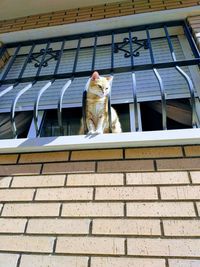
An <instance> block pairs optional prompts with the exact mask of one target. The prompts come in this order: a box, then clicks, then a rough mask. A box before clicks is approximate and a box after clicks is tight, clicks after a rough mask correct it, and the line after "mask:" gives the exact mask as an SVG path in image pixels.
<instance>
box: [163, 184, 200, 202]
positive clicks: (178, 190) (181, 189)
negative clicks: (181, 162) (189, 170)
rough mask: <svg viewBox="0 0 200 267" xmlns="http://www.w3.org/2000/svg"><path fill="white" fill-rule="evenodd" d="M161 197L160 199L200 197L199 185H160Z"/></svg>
mask: <svg viewBox="0 0 200 267" xmlns="http://www.w3.org/2000/svg"><path fill="white" fill-rule="evenodd" d="M160 192H161V198H162V199H179V200H185V199H197V200H198V199H200V186H198V185H197V186H189V185H186V186H170V187H164V186H163V187H161V188H160Z"/></svg>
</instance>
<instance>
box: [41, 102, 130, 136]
mask: <svg viewBox="0 0 200 267" xmlns="http://www.w3.org/2000/svg"><path fill="white" fill-rule="evenodd" d="M113 107H114V108H115V109H116V111H117V114H118V116H119V119H120V122H121V126H122V131H123V132H129V131H130V119H129V106H128V104H120V105H113ZM81 117H82V109H81V108H68V109H63V112H62V120H63V128H64V135H77V134H78V132H79V128H80V120H81ZM59 135H61V134H60V129H59V126H58V117H57V110H48V111H46V116H45V118H44V122H43V125H42V130H41V136H42V137H44V136H59Z"/></svg>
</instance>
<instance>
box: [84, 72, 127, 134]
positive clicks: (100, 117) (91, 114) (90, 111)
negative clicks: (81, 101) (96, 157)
mask: <svg viewBox="0 0 200 267" xmlns="http://www.w3.org/2000/svg"><path fill="white" fill-rule="evenodd" d="M111 81H112V77H110V76H109V77H102V76H100V75H99V73H98V72H97V71H95V72H94V73H93V74H92V76H91V79H90V82H89V86H88V90H87V100H86V125H87V129H88V134H103V133H109V115H108V94H109V92H110V84H111ZM111 118H112V125H111V129H112V133H121V132H122V130H121V124H120V122H119V118H118V115H117V112H116V111H115V109H114V108H113V107H111ZM79 134H84V125H83V119H82V120H81V128H80V131H79Z"/></svg>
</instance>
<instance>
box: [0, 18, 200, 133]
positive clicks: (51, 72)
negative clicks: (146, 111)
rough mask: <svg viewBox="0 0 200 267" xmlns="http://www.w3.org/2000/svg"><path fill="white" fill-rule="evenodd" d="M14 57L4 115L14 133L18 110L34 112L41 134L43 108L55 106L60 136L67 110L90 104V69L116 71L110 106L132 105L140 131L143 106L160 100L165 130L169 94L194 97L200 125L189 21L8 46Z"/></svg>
mask: <svg viewBox="0 0 200 267" xmlns="http://www.w3.org/2000/svg"><path fill="white" fill-rule="evenodd" d="M177 32H179V33H181V34H182V35H184V38H185V41H186V42H187V46H188V47H189V51H190V56H189V57H185V55H184V51H183V50H184V49H183V48H182V47H181V44H180V40H179V38H178V34H177ZM6 49H8V50H9V52H10V54H11V55H12V56H11V58H10V60H9V62H8V63H7V65H6V67H5V68H4V69H3V71H2V72H1V76H0V77H1V78H0V101H1V106H0V112H1V113H5V112H9V113H10V114H11V115H10V120H11V127H12V132H13V137H14V138H16V137H17V134H18V129H17V127H16V122H15V118H16V111H27V110H29V111H30V110H33V118H34V125H35V130H36V133H37V136H39V133H40V127H39V124H38V112H39V110H48V109H57V113H58V123H59V126H60V130H61V134H62V129H63V123H62V109H63V108H67V107H80V106H82V105H83V115H84V105H85V99H86V96H87V90H85V85H86V84H87V81H88V79H89V77H90V76H91V73H92V72H93V71H94V70H98V71H99V72H100V75H112V76H113V86H112V95H111V100H110V101H109V102H111V103H115V104H116V103H133V114H134V130H135V131H138V130H139V118H138V114H139V111H138V103H141V102H144V101H152V100H160V101H161V107H162V128H163V129H167V107H166V105H167V104H166V102H167V100H169V99H181V98H188V99H189V100H190V106H191V113H192V127H198V126H199V120H198V115H197V110H196V100H197V99H199V90H200V88H195V85H194V82H193V80H192V78H191V71H190V67H191V66H195V65H196V66H198V64H199V62H200V55H199V51H198V49H197V47H196V45H195V43H194V41H193V38H192V36H191V33H190V30H189V28H188V26H187V24H186V22H184V21H175V22H165V23H159V24H158V23H157V24H152V25H143V26H138V27H130V28H123V29H115V30H110V31H102V32H94V33H85V34H80V35H73V36H64V37H58V38H51V39H43V40H34V41H25V42H20V43H10V44H7V45H5V46H4V47H2V48H1V50H0V57H1V56H2V55H3V53H4V51H5V50H6Z"/></svg>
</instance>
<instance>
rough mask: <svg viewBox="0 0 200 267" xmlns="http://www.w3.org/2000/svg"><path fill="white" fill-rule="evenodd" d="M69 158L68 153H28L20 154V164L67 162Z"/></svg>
mask: <svg viewBox="0 0 200 267" xmlns="http://www.w3.org/2000/svg"><path fill="white" fill-rule="evenodd" d="M68 158H69V152H66V151H65V152H57V151H54V152H44V153H29V154H21V155H20V159H19V162H20V163H32V162H56V161H67V160H68Z"/></svg>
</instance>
